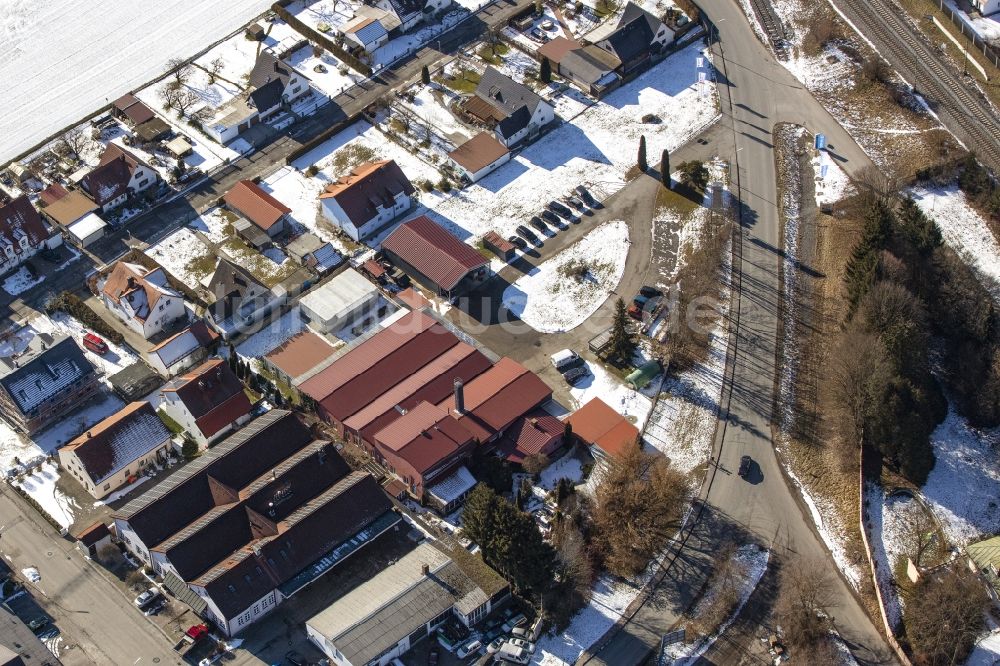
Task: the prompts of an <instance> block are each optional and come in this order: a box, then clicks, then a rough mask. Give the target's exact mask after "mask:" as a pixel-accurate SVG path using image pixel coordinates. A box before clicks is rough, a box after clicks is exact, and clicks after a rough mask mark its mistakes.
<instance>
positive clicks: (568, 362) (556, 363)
mask: <svg viewBox="0 0 1000 666" xmlns="http://www.w3.org/2000/svg"><path fill="white" fill-rule="evenodd" d="M549 359H550V360H551V361H552V366H553V367H554V368H555V369H556V370H558V371H559V372H562V371H563V370H568V369H569V368H572V367H573V366H575V365H579V364H580V355H579V354H577V353H576V352H575V351H573V350H572V349H561V350H559V351H557V352H556V353H555V354H553V355H552V356H550V357H549Z"/></svg>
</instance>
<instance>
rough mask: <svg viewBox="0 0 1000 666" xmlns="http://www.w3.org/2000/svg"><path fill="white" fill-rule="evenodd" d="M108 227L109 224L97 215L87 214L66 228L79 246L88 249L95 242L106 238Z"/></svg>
mask: <svg viewBox="0 0 1000 666" xmlns="http://www.w3.org/2000/svg"><path fill="white" fill-rule="evenodd" d="M107 227H108V225H107V223H106V222H105V221H104V220H102V219H101V218H100V217H99V216H98V215H97V213H87V214H86V215H84V216H83V217H81V218H80V219H79V220H77V221H76V222H73V223H72V224H70V225H69V226H68V227H66V231H67V232H69V235H70V238H71V239H72V240H73V241H74V242H76V244H77V245H79V246H80V247H87V246H88V245H90V244H91V243H93V242H94V241H96V240H99V239H101V238H104V232H105V231H107Z"/></svg>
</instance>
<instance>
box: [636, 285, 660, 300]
mask: <svg viewBox="0 0 1000 666" xmlns="http://www.w3.org/2000/svg"><path fill="white" fill-rule="evenodd" d="M639 294H640V295H642V296H645V297H646V298H656V297H657V296H663V292H662V291H660V290H659V289H657V288H656V287H650V286H649V285H643V286H642V287H639Z"/></svg>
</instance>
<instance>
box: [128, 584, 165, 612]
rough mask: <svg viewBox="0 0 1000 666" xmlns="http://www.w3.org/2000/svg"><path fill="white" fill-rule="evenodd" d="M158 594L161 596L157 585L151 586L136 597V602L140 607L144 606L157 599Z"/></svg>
mask: <svg viewBox="0 0 1000 666" xmlns="http://www.w3.org/2000/svg"><path fill="white" fill-rule="evenodd" d="M158 596H160V591H159V590H158V589H156V588H155V587H151V588H149V589H148V590H146V591H145V592H143V593H142V594H140V595H139V596H137V597H136V598H135V602H134V603H135V605H136V606H138V607H139V608H142V607H144V606H148V605H149V604H151V603H152V602H153V601H155V600H156V598H157V597H158Z"/></svg>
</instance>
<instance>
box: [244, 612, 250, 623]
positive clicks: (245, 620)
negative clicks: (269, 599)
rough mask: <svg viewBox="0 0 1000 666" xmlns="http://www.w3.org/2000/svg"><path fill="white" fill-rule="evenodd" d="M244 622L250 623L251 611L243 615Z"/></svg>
mask: <svg viewBox="0 0 1000 666" xmlns="http://www.w3.org/2000/svg"><path fill="white" fill-rule="evenodd" d="M243 621H244V622H249V621H250V611H247V612H246V613H244V614H243Z"/></svg>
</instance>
